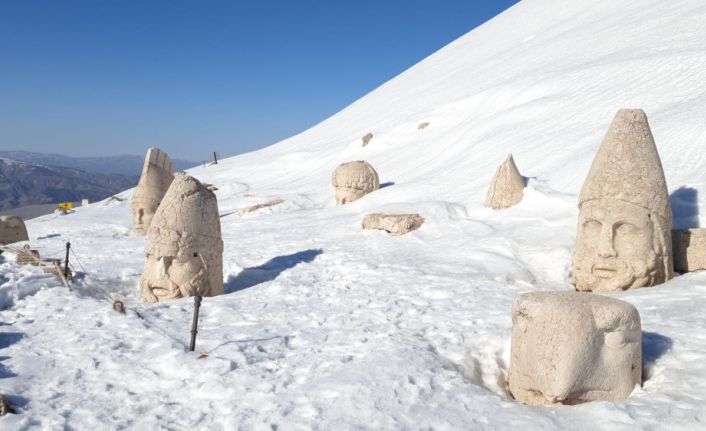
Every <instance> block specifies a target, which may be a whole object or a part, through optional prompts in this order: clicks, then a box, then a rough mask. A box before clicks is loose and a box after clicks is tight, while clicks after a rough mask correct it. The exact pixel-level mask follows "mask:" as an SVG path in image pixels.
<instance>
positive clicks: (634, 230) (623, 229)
mask: <svg viewBox="0 0 706 431" xmlns="http://www.w3.org/2000/svg"><path fill="white" fill-rule="evenodd" d="M615 232H616V233H617V234H619V235H634V234H638V233H640V228H638V227H637V226H635V225H634V224H632V223H625V222H623V223H620V224H618V225H617V226H616V227H615Z"/></svg>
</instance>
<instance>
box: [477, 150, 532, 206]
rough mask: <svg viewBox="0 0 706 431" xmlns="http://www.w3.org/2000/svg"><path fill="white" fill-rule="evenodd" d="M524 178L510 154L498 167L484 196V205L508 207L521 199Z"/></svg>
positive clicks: (523, 189)
mask: <svg viewBox="0 0 706 431" xmlns="http://www.w3.org/2000/svg"><path fill="white" fill-rule="evenodd" d="M524 191H525V179H524V178H523V177H522V175H520V171H518V170H517V165H515V160H514V159H513V158H512V154H509V155H508V156H507V159H505V161H504V162H503V163H502V164H501V165H500V167H498V170H497V171H496V172H495V176H494V177H493V181H491V183H490V188H488V193H487V194H486V196H485V206H487V207H490V208H492V209H494V210H499V209H504V208H510V207H511V206H513V205H517V204H518V203H520V201H521V200H522V196H523V194H524Z"/></svg>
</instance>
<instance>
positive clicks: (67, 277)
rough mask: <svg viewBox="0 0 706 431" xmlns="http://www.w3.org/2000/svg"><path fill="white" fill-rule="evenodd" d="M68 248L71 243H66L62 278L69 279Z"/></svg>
mask: <svg viewBox="0 0 706 431" xmlns="http://www.w3.org/2000/svg"><path fill="white" fill-rule="evenodd" d="M69 249H71V243H70V242H67V243H66V260H64V278H66V279H67V280H68V279H69Z"/></svg>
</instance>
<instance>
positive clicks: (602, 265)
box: [573, 198, 658, 291]
mask: <svg viewBox="0 0 706 431" xmlns="http://www.w3.org/2000/svg"><path fill="white" fill-rule="evenodd" d="M654 232H655V229H654V221H653V220H652V217H651V215H650V213H649V212H648V210H647V209H645V208H642V207H640V206H638V205H634V204H630V203H627V202H624V201H621V200H618V199H613V198H605V199H597V200H591V201H587V202H585V203H584V204H583V205H582V206H581V209H580V211H579V223H578V233H577V236H576V248H575V249H574V274H573V276H574V279H575V282H576V286H577V288H578V289H579V290H590V291H607V290H625V289H630V288H634V287H641V286H650V285H652V284H653V280H654V278H655V274H656V267H657V263H658V262H657V253H656V252H655V248H654V247H655V237H654V235H655V233H654Z"/></svg>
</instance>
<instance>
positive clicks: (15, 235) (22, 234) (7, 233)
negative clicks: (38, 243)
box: [0, 216, 29, 245]
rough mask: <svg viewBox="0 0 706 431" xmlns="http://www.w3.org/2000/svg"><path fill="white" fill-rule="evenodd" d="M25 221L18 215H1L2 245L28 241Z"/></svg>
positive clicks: (0, 231) (0, 242)
mask: <svg viewBox="0 0 706 431" xmlns="http://www.w3.org/2000/svg"><path fill="white" fill-rule="evenodd" d="M28 240H29V236H28V235H27V227H26V226H25V222H24V221H22V219H21V218H19V217H17V216H0V245H5V244H12V243H15V242H19V241H28Z"/></svg>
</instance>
